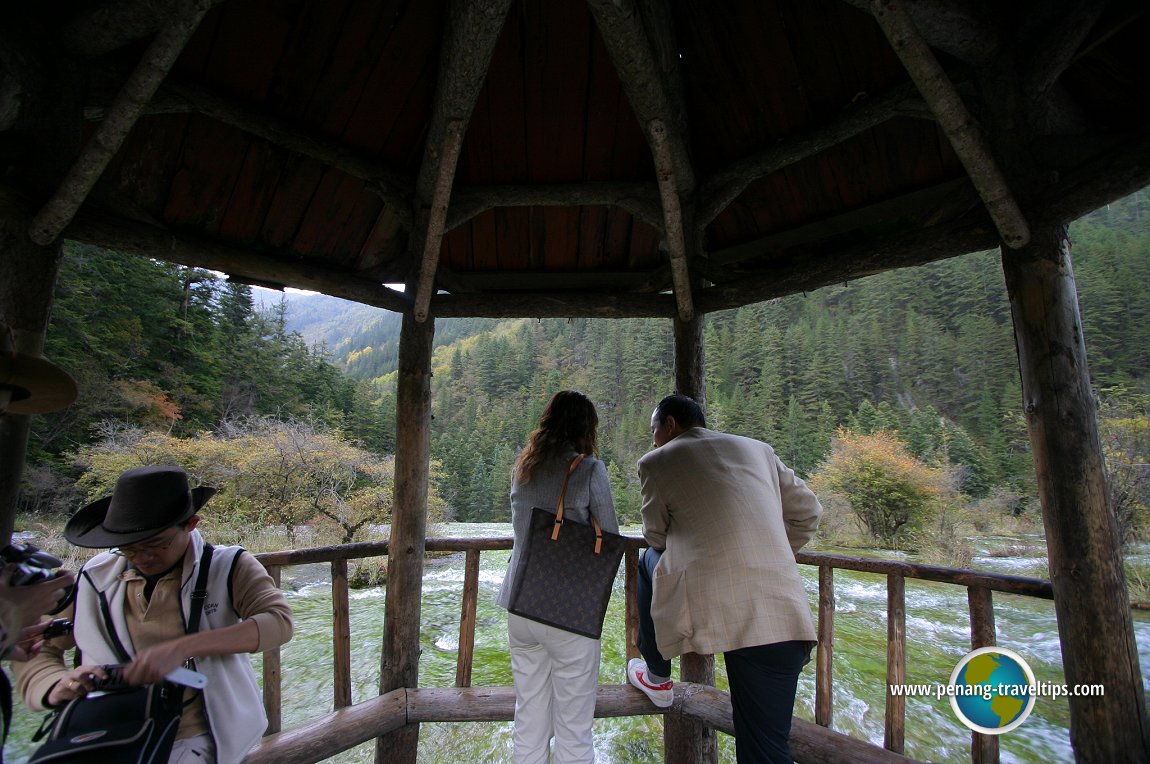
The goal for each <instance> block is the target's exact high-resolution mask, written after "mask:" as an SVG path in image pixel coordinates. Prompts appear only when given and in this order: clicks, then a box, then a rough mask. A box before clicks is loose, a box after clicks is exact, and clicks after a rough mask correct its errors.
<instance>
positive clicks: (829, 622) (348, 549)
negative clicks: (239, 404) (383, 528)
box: [256, 537, 1054, 764]
mask: <svg viewBox="0 0 1150 764" xmlns="http://www.w3.org/2000/svg"><path fill="white" fill-rule="evenodd" d="M629 541H630V542H631V543H630V545H629V547H628V550H627V554H626V556H625V563H624V565H625V571H626V573H625V576H626V578H625V582H626V620H627V629H626V631H627V650H628V657H633V656H634V655H636V654H637V652H636V650H635V647H634V645H635V637H636V634H637V632H638V614H637V605H636V599H635V587H636V581H637V569H638V566H637V559H638V550H639V549H641V548H642V547H644V546H645V545H646V544H645V542H644V541H643V539H642V538H635V537H632V538H630V539H629ZM511 545H512V539H511V538H510V537H500V538H429V539H428V540H427V545H426V549H427V552H428V553H437V552H464V553H465V554H466V559H465V563H464V583H463V593H462V597H461V606H460V620H459V651H458V655H457V658H456V681H455V687H456V688H469V687H470V686H471V670H472V660H473V656H474V648H475V620H476V607H477V603H478V593H479V557H480V553H482V552H484V551H495V550H507V549H510V548H511ZM386 554H387V542H386V541H381V542H366V543H356V544H345V545H341V546H333V547H321V548H314V549H302V550H291V551H286V552H269V553H263V554H258V555H256V557H257V558H258V559H259V560H260V562H261V563H263V565H264V567H265V568H267V569H268V571H269V572H270V573H271V575H272V577H273V578H274V579H275V580H276V582H277V584H278V583H279V581H280V572H281V571H282V569H283V568H285V567H289V566H293V565H303V564H313V563H325V562H326V563H329V564H330V565H331V585H332V649H333V656H334V657H333V672H334V679H335V683H334V698H333V703H334V707H335V709H336V712H337V713H336V714H334V715H333V716H339V715H340V713H342V712H340V710H341V709H347V708H348V707H349V706H351V623H350V607H349V596H348V588H349V587H348V560H354V559H363V558H368V557H381V556H385V555H386ZM798 561H799V563H800V564H804V565H813V566H816V567H818V569H819V579H818V580H819V597H818V602H819V604H818V636H819V644H818V652H817V657H816V672H815V723H816V724H815V725H809V723H805V722H802V721H801V720H795V721H796V730H795V731H793V732H792V744H793V743H794V737H795V735H799V736H801V737H802V741H801V747H802V748H803V749H804V750H805V751H806V752H807V754H808V755H807V756H806V757H804V760H812V761H815V760H821V761H859V760H862V757H863V755H864V753H866V758H867V759H868V760H873V761H893V760H899V759H901V757H900V756H897V754H901V753H902V752H903V748H904V743H905V732H906V706H905V698H904V697H903V696H901V695H897V696H896V695H894V694H892V693H891V692H890V689H889V688H890V686H891V685H894V684H904V683H905V679H906V591H905V581H906V579H908V578H911V579H918V580H924V581H936V582H941V583H946V584H954V585H959V586H965V587H966V589H967V598H968V603H969V610H970V634H971V649H974V648H978V647H985V646H989V645H993V644H995V624H994V603H993V592H996V591H998V592H1006V593H1010V594H1019V595H1025V596H1030V597H1039V598H1043V599H1053V596H1054V595H1053V589H1052V587H1051V585H1050V583H1049V582H1047V581H1042V580H1039V579H1033V578H1023V577H1020V576H1010V575H1003V574H996V573H983V572H978V571H971V570H960V569H956V568H943V567H936V566H931V565H916V564H913V563H907V562H899V561H893V560H879V559H872V558H865V557H851V556H845V555H835V554H823V553H819V552H800V553H799V555H798ZM835 568H840V569H843V570H851V571H858V572H864V573H875V574H879V575H885V576H886V580H887V676H886V681H887V692H886V716H885V736H884V748H885V749H886V751H889V752H890V753H889V754H883V752H882V751H881V749H875V750H874V751H873V752H865V750H864V749H865V748H867V747H871V746H870V744H869V743H864V742H863V741H856V740H854V739H851V738H846V736H842V735H838V734H835V733H831V734H827V733H817V732H816V731H817V729H818V728H819V727H821V728H825V729H826V730H827V731H828V733H829V730H830V728H831V727H832V721H833V712H832V708H833V705H834V681H833V670H832V666H833V657H834V620H835V592H834V569H835ZM263 670H264V677H263V678H264V705H265V707H266V709H267V714H268V722H269V723H268V734H269V735H270V734H272V733H278V732H280V729H281V726H282V719H281V702H280V701H281V677H280V655H279V651H278V650H274V651H269V652H267V653H264V663H263ZM487 689H488V690H492V689H493V692H489V693H488V695H487V697H486V698H485V700H486V702H489V703H496V704H497V705H501V707H500V708H499V709H489V711H490V712H489V713H486V714H480V715H477V716H475V717H473V719H474V720H477V719H480V718H482V719H503V718H509V717H507V715H506V714H507V711H506V709H504V708H502V706H504V705H506V704H507V698H505V697H503V696H504V695H506V688H487ZM611 689H612V688H602V687H601V688H600V697H601V698H603V697H604V692H605V691H607V696H606V697H609V698H612V699H613V700H615V701H616V702H615V706H617V708H615V710H614V711H610V710H608V711H606V712H605V713H604V714H602V715H618V714H621V713H624V714H632V713H633V714H638V713H660V711H659V710H658V709H654V708H653V707H651V706H650V704H639V705H637V706H636V705H633V704H631V703H629V701H628V699H626V698H625V697H623V696H620V697H619V698H615V696H614V695H612V693H611V692H610V691H611ZM624 689H625V688H624ZM501 691H502V692H501ZM408 693H409V694H410V695H412V696H413V697H422V698H424V699H425V700H423V701H420V702H422V703H423V704H424V705H423V706H421V709H422V711H421V712H420V713H421V714H422V716H421V718H423V719H424V720H432V719H436V720H438V717H436V716H435V714H434V713H432V712H429V711H427V709H426V703H427V701H426V698H430V697H432V696H433V695H435V691H434V690H430V689H429V690H418V691H414V690H409V691H408ZM694 694H695V695H697V696H698V697H697V698H696V699H695V701H694V702H695V705H696V706H697V711H696V714H695V715H696V716H697V717H698V718H700V719H702V720H704V721H707V722H708V723H710V724H711V725H712V726H714V727H716V728H717V729H721V730H722V731H726V732H730V731H731V727H730V722H729V708H728V709H727V711H726V715H725V716H724V714H723V713H722V712H721V711H719V712H716V711H714V709H713V708H712V705H713V702H712V701H713V700H714V698H712V697H711V693H708V692H707V691H706V689H705V688H698V689H697V690H696V691H695V693H694ZM393 695H395V693H389V694H388V696H381V698H376V699H373V700H372V701H368V703H371V704H372V705H371V706H370V709H372V710H371V713H368V711H367V710H366V707H367V704H362V703H361V704H359V706H356V708H359V707H360V706H365V710H364V711H363V712H362V713H360V714H358V716H356V717H354V718H360V717H364V718H366V717H369V716H372V715H374V716H375V718H376V720H377V724H381V725H384V726H380V727H379V729H380V730H386V729H391V728H392V727H390V726H387V725H390V724H392V722H389V721H380V719H381V716H380V709H379V708H377V706H379V705H380V703H384V701H386V703H384V706H386V708H387V709H389V712H390V713H392V714H393V715H401V707H402V706H403V705H404V704H405V703H411V702H412V701H411V698H407V697H405V698H403V699H401V698H399V697H398V696H397V697H391V696H393ZM465 696H466V697H470V695H461V694H459V693H457V694H455V695H453V696H452V697H453V699H454V700H455V701H458V700H459V699H460V698H461V697H465ZM497 698H498V700H497ZM350 713H351V710H350V709H349V712H348V714H344V716H345V717H346V718H345V719H344V721H347V720H350V719H352V718H353V717H352V716H350ZM410 715H411V714H410V711H409V712H408V716H410ZM389 718H390V717H389ZM396 718H399V717H398V716H397V717H396ZM443 720H445V721H451V720H456V721H457V720H459V719H458V718H454V719H452V718H448V719H443ZM394 723H396V724H399V723H400V722H398V721H396V722H394ZM358 725H359V727H360V728H363V723H362V721H360V722H358ZM816 725H817V726H816ZM324 726H325V725H324V724H317V725H316V728H317V729H319V728H323V727H324ZM326 726H327V727H328V728H329V729H328V731H329V733H330V732H331V731H332V730H333V729H336V727H333V726H332V725H326ZM345 726H346V725H344V724H341V725H338V728H340V729H343V728H345ZM363 734H368V733H363ZM379 734H382V732H380V733H379ZM372 736H374V735H372ZM299 737H300V739H301V740H304V739H310V746H309V748H312V749H314V748H315V745H316V743H317V741H316V739H315V737H316V736H315V734H314V733H309V734H308V735H300V736H299ZM334 737H335V738H338V737H339V736H338V734H335V735H334ZM367 739H371V736H369V737H363V736H362V735H361V736H360V739H355V740H354V741H351V740H334V739H333V740H332V742H331V743H330V745H333V746H335V745H338V746H340V747H339V748H336V749H328V750H323V751H318V752H316V753H315V756H316V757H317V758H309V757H310V756H311V755H312V753H311V752H309V753H307V754H306V755H304V754H302V752H298V751H297V754H299V755H297V756H296V757H295V758H293V759H292V760H295V761H318V760H320V759H322V758H326V757H328V756H331V755H333V754H334V753H337V752H338V750H346V748H350V747H352V746H354V745H358V744H359V743H360V742H363V740H367ZM820 746H828V747H831V748H834V749H835V750H833V751H822V753H823V754H825V755H816V754H818V753H819V752H818V751H817V750H816V749H818V748H819V747H820ZM283 748H284V746H282V745H281V746H279V747H278V748H275V750H274V753H275V756H274V757H272V756H270V755H269V756H268V757H267V758H268V760H286V759H284V751H283ZM880 754H883V755H880ZM971 760H972V762H975V764H993V763H994V762H997V761H998V741H997V738H995V737H994V736H991V735H980V734H978V733H972V747H971Z"/></svg>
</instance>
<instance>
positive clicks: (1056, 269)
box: [1002, 225, 1150, 762]
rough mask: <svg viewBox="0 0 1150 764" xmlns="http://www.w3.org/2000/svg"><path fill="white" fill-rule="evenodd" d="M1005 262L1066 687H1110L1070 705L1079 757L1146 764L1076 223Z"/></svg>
mask: <svg viewBox="0 0 1150 764" xmlns="http://www.w3.org/2000/svg"><path fill="white" fill-rule="evenodd" d="M1002 260H1003V270H1004V271H1005V274H1006V286H1007V290H1008V292H1009V296H1010V308H1011V313H1012V316H1013V319H1014V334H1015V340H1016V342H1017V345H1018V360H1019V367H1020V369H1021V372H1022V394H1023V400H1024V409H1025V412H1026V422H1027V427H1028V428H1029V431H1030V442H1031V447H1032V448H1033V451H1034V462H1035V469H1036V473H1037V477H1038V492H1039V497H1040V499H1041V502H1042V519H1043V523H1044V525H1045V528H1046V545H1047V549H1048V552H1049V558H1050V578H1051V582H1052V583H1053V585H1054V606H1055V611H1056V613H1057V616H1058V634H1059V639H1060V641H1061V644H1062V663H1063V667H1064V669H1065V672H1066V682H1067V683H1068V684H1069V685H1071V686H1073V685H1076V684H1101V685H1104V686H1105V695H1103V696H1101V697H1071V698H1070V739H1071V743H1072V744H1073V746H1074V752H1075V757H1076V759H1077V760H1078V761H1080V762H1135V761H1140V762H1145V761H1147V760H1150V747H1148V735H1147V730H1148V728H1147V716H1146V710H1145V707H1144V705H1143V692H1142V675H1141V672H1140V670H1139V663H1138V648H1137V644H1136V643H1135V641H1134V630H1133V627H1132V624H1131V617H1130V601H1129V598H1128V595H1127V593H1126V576H1125V572H1124V570H1123V566H1122V550H1121V545H1120V543H1119V538H1118V531H1117V526H1116V523H1115V520H1114V515H1113V512H1112V511H1111V507H1110V502H1109V499H1108V495H1107V487H1106V473H1105V469H1104V465H1103V455H1102V446H1101V441H1100V439H1099V436H1098V423H1097V420H1096V419H1095V404H1094V398H1093V395H1092V393H1091V389H1090V379H1089V374H1088V369H1087V365H1086V347H1085V343H1084V339H1083V335H1082V322H1081V320H1080V317H1079V311H1078V298H1077V294H1076V291H1075V285H1074V273H1073V270H1072V267H1071V260H1070V239H1069V235H1068V234H1067V230H1066V227H1065V226H1064V225H1044V226H1041V227H1037V226H1036V227H1035V229H1034V235H1033V238H1032V239H1031V242H1030V244H1028V245H1027V246H1024V247H1022V248H1020V249H1018V250H1017V251H1010V250H1006V249H1004V250H1003V252H1002ZM1024 657H1025V656H1024Z"/></svg>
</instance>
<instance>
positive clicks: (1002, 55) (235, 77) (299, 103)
mask: <svg viewBox="0 0 1150 764" xmlns="http://www.w3.org/2000/svg"><path fill="white" fill-rule="evenodd" d="M8 5H9V7H6V8H5V9H4V10H3V15H4V16H5V17H6V18H5V19H4V20H3V22H2V23H0V27H2V29H0V158H2V161H3V164H4V170H5V172H4V176H3V180H2V181H0V183H2V186H0V189H2V194H3V200H5V201H6V202H7V203H14V202H18V203H20V204H23V205H25V206H26V207H27V208H28V209H30V210H31V211H32V212H34V213H36V216H35V222H34V223H33V226H32V237H33V239H34V240H36V241H39V242H40V243H48V242H50V241H52V240H54V239H56V238H57V237H58V236H60V235H64V236H66V237H68V238H74V239H77V240H82V241H87V242H91V243H96V244H102V245H106V246H109V247H114V248H120V249H124V250H129V251H135V252H139V253H141V254H145V255H149V256H152V257H157V258H161V259H167V260H171V261H175V262H180V263H185V264H188V265H196V266H203V267H207V268H212V269H216V270H220V271H224V272H226V273H228V274H230V275H232V276H233V277H235V278H238V279H241V280H246V281H250V282H253V283H261V284H272V285H287V286H296V287H301V288H307V289H314V290H319V291H323V292H326V293H329V294H334V295H338V296H341V297H346V298H349V299H353V300H358V301H360V302H364V303H368V304H373V305H377V306H381V307H385V308H390V309H393V310H404V309H407V308H409V307H411V306H412V305H413V304H414V306H415V312H416V315H417V317H420V318H422V317H423V316H424V315H427V314H430V315H438V316H451V315H531V316H543V315H666V316H670V315H674V314H676V313H677V314H678V315H679V316H680V317H683V318H687V317H689V316H690V315H692V314H693V313H695V312H697V311H710V310H715V309H720V308H726V307H733V306H737V305H741V304H746V303H750V302H756V301H760V300H763V299H767V298H770V297H773V296H778V295H782V294H788V293H793V292H796V291H800V290H805V289H811V288H815V287H818V286H821V285H824V284H828V283H833V282H839V281H844V280H847V279H850V278H854V277H858V276H861V275H866V274H869V273H874V272H877V271H881V270H885V269H889V268H893V267H899V266H904V265H910V264H916V263H922V262H927V261H930V260H934V259H938V258H943V257H949V256H953V255H958V254H962V253H965V252H970V251H974V250H977V249H982V248H988V247H992V246H996V245H998V244H999V243H1000V242H1002V241H1005V242H1006V243H1007V244H1008V245H1011V246H1014V245H1018V244H1021V243H1023V242H1025V241H1026V239H1027V238H1028V236H1029V231H1030V227H1029V226H1030V225H1031V224H1032V223H1033V221H1034V220H1035V219H1036V218H1043V219H1056V220H1060V221H1065V220H1070V219H1073V218H1074V217H1077V216H1078V215H1081V214H1083V213H1085V212H1087V211H1089V210H1091V209H1094V208H1096V207H1098V206H1099V205H1101V204H1104V203H1106V202H1107V201H1110V200H1112V199H1114V198H1117V197H1119V196H1121V195H1123V194H1126V193H1129V192H1131V191H1133V190H1136V189H1137V188H1139V187H1141V186H1143V185H1145V184H1146V183H1147V182H1150V151H1148V148H1150V139H1148V126H1150V56H1147V55H1146V51H1145V49H1144V48H1145V44H1146V41H1147V40H1150V13H1147V12H1146V11H1147V9H1148V6H1147V5H1146V3H1145V2H1144V0H1114V1H1113V2H1104V1H1101V0H1098V1H1085V0H1084V1H1082V2H1058V1H1052V0H1015V1H1014V2H1009V3H988V2H979V1H978V0H953V1H944V0H907V1H906V2H893V1H890V0H879V1H878V2H875V3H873V4H871V3H868V2H866V0H723V2H714V3H710V2H708V3H702V2H687V1H686V0H637V1H636V0H619V1H615V0H588V1H587V2H583V1H582V0H514V1H512V0H474V1H473V2H467V1H466V0H458V1H457V2H439V1H433V0H427V1H426V2H424V1H423V0H420V2H407V1H406V0H403V1H402V2H401V1H398V0H323V1H322V2H321V1H320V0H227V2H219V1H218V0H216V1H215V2H212V1H210V0H198V2H181V1H180V0H115V1H113V0H109V1H108V2H85V1H84V0H76V1H73V2H63V3H24V4H21V7H19V8H14V7H12V4H8ZM394 283H406V284H407V285H408V292H409V294H408V295H404V294H402V293H400V292H398V291H395V290H393V289H389V288H388V287H386V286H385V285H386V284H394Z"/></svg>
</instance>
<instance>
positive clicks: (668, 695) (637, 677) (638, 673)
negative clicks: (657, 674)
mask: <svg viewBox="0 0 1150 764" xmlns="http://www.w3.org/2000/svg"><path fill="white" fill-rule="evenodd" d="M649 675H650V672H648V671H647V661H645V660H643V659H642V658H632V659H631V660H629V661H627V681H628V682H630V683H631V684H633V685H635V686H636V687H638V688H639V689H640V690H642V691H643V692H644V693H645V694H646V695H647V697H648V698H650V699H651V702H652V703H654V704H655V705H656V706H658V707H659V708H670V707H671V704H672V703H674V702H675V693H674V691H673V689H672V688H674V686H675V683H674V682H672V681H671V680H670V679H668V680H667V681H666V682H663V683H662V684H651V683H650V682H649V681H648V680H647V677H648V676H649Z"/></svg>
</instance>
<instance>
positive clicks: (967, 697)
mask: <svg viewBox="0 0 1150 764" xmlns="http://www.w3.org/2000/svg"><path fill="white" fill-rule="evenodd" d="M1037 684H1038V683H1037V682H1036V681H1035V679H1034V672H1033V671H1031V670H1030V666H1029V665H1027V663H1026V661H1025V660H1023V659H1022V656H1020V655H1019V654H1018V653H1016V652H1014V651H1013V650H1007V649H1006V648H1004V647H980V648H979V649H977V650H972V651H971V652H969V653H967V654H966V655H965V656H963V658H962V660H960V661H959V662H958V665H957V666H955V667H954V672H953V673H952V674H951V675H950V685H949V687H948V691H949V692H948V694H949V695H950V705H951V707H952V708H953V709H954V713H955V715H956V716H958V718H959V720H960V721H961V722H962V723H963V724H965V725H966V726H967V727H970V728H971V729H972V730H974V731H975V732H981V733H983V734H985V735H1001V734H1002V733H1004V732H1009V731H1010V730H1012V729H1014V728H1015V727H1017V726H1018V725H1020V724H1022V723H1023V722H1024V721H1026V717H1028V716H1030V712H1031V711H1032V710H1034V700H1035V690H1036V687H1037Z"/></svg>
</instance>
